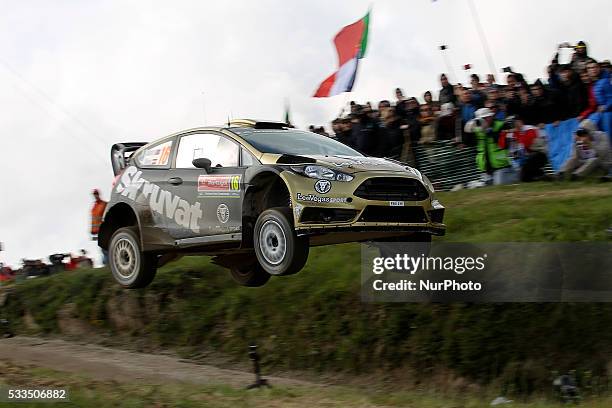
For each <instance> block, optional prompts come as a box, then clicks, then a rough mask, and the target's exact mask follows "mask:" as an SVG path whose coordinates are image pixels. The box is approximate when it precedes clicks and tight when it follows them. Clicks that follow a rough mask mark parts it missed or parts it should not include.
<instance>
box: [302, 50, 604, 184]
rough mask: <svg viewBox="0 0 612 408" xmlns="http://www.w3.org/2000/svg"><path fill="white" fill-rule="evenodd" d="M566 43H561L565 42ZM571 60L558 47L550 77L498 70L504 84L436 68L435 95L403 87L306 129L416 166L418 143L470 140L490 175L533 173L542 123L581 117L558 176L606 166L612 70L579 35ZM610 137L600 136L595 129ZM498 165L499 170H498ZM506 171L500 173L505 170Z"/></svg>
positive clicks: (541, 152)
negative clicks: (457, 77) (454, 80)
mask: <svg viewBox="0 0 612 408" xmlns="http://www.w3.org/2000/svg"><path fill="white" fill-rule="evenodd" d="M569 47H570V46H569V44H567V43H565V44H562V45H560V46H559V49H558V50H561V49H563V48H569ZM571 48H573V54H572V56H571V61H570V62H569V63H565V64H562V63H560V62H559V52H557V53H556V55H555V56H554V57H553V58H552V60H551V62H550V64H549V65H548V69H547V72H548V78H546V79H545V80H542V79H537V80H535V81H534V82H531V83H530V82H528V81H527V78H526V77H525V75H523V74H521V73H518V72H515V71H514V70H513V69H512V68H510V67H506V68H504V69H503V72H504V74H505V82H506V84H505V85H502V84H499V83H497V80H496V78H495V76H494V74H488V75H487V76H486V79H485V80H484V81H483V80H482V79H481V78H480V77H479V75H477V74H475V73H472V74H471V75H470V77H469V78H470V84H469V86H466V85H463V84H461V83H458V84H451V83H450V81H449V79H448V77H447V75H446V74H442V75H440V86H441V88H440V90H439V92H438V99H437V100H435V99H434V97H433V93H432V92H431V91H426V92H425V93H424V94H423V98H422V101H419V100H418V99H417V98H416V97H406V96H405V95H404V93H403V91H402V90H401V89H400V88H397V89H396V90H395V100H393V101H390V100H382V101H380V102H379V103H378V104H377V105H376V106H373V105H372V104H371V103H370V102H367V103H365V104H358V103H356V102H351V103H350V107H349V108H348V109H345V111H344V112H342V113H341V115H340V116H339V117H338V118H336V119H335V120H333V122H332V132H331V134H329V135H328V134H327V133H326V132H325V130H324V129H323V128H322V127H314V126H311V128H310V130H311V131H314V132H316V133H320V134H324V135H328V136H330V137H333V138H335V139H337V140H338V141H340V142H342V143H344V144H347V145H349V146H351V147H354V148H355V149H357V150H359V151H361V152H363V153H365V154H368V155H372V156H380V157H383V156H384V157H394V158H398V159H399V160H401V161H404V162H407V163H410V164H412V165H415V166H417V167H418V166H419V163H418V160H419V158H418V157H417V156H416V155H415V150H416V148H417V147H418V146H421V147H422V148H423V149H427V146H428V145H431V144H432V143H435V142H437V141H448V142H450V143H453V144H456V146H457V147H458V148H462V147H469V146H473V147H475V150H476V151H477V155H476V165H477V166H478V168H479V169H480V170H481V171H482V172H483V173H484V174H488V175H490V176H493V175H494V174H496V173H497V176H498V177H490V180H491V182H493V181H494V182H495V183H507V182H514V181H517V180H519V179H520V180H523V181H530V180H537V179H540V178H542V177H543V176H544V173H543V171H542V169H543V168H544V166H545V165H546V164H547V137H546V135H545V131H544V129H545V125H546V124H553V125H554V126H556V125H558V124H559V123H560V122H563V121H567V120H570V119H572V120H578V121H579V122H580V127H579V129H578V130H577V131H576V132H575V133H576V136H575V137H574V139H573V140H574V142H573V143H575V146H574V147H575V148H573V149H572V155H571V157H570V158H569V159H568V160H567V163H564V165H563V166H562V167H561V168H560V169H558V171H557V173H558V175H559V176H563V175H567V176H571V175H573V176H574V177H582V176H586V175H587V174H589V173H591V172H593V171H596V170H597V169H599V170H601V171H602V172H604V173H605V172H608V171H609V168H610V134H611V131H612V84H611V82H610V76H611V74H612V70H611V67H610V61H608V60H606V61H602V62H598V61H596V60H595V59H593V58H591V57H590V56H589V54H588V49H587V45H586V44H585V43H584V42H582V41H581V42H579V43H578V44H577V45H576V46H574V47H571ZM600 131H601V132H605V133H606V134H607V136H608V137H603V138H602V137H601V134H600V133H599V132H600ZM498 170H503V171H500V172H498ZM502 173H505V174H502Z"/></svg>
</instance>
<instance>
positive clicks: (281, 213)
mask: <svg viewBox="0 0 612 408" xmlns="http://www.w3.org/2000/svg"><path fill="white" fill-rule="evenodd" d="M253 241H254V244H255V255H256V256H257V260H258V261H259V264H260V265H261V266H262V267H263V268H264V269H265V270H266V271H267V272H268V273H269V274H270V275H291V274H294V273H297V272H299V271H300V270H301V269H302V268H303V267H304V265H305V264H306V261H307V260H308V252H309V243H308V238H307V237H299V236H297V234H296V233H295V230H294V229H293V214H292V213H291V209H290V208H287V207H275V208H270V209H269V210H265V211H264V212H262V213H261V214H260V215H259V217H258V218H257V221H256V222H255V231H254V236H253Z"/></svg>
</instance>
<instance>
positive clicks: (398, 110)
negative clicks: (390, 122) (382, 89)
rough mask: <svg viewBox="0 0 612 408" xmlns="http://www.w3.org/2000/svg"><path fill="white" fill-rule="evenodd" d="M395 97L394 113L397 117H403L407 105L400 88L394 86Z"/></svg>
mask: <svg viewBox="0 0 612 408" xmlns="http://www.w3.org/2000/svg"><path fill="white" fill-rule="evenodd" d="M395 98H396V99H397V102H395V114H396V115H397V116H398V117H399V118H403V117H405V116H406V112H407V111H408V106H407V101H406V98H405V97H404V93H403V92H402V90H401V89H400V88H395Z"/></svg>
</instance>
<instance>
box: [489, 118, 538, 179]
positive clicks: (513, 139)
mask: <svg viewBox="0 0 612 408" xmlns="http://www.w3.org/2000/svg"><path fill="white" fill-rule="evenodd" d="M499 147H501V148H502V149H508V153H509V157H510V161H511V164H512V166H513V167H514V169H515V170H516V171H518V173H519V175H520V180H521V181H524V182H529V181H535V180H540V179H542V178H543V177H544V166H546V163H547V162H548V159H547V157H546V152H547V149H546V138H545V137H544V136H543V135H541V134H540V130H539V129H538V128H537V127H534V126H529V125H525V123H524V122H523V120H522V119H521V118H520V117H515V118H514V121H513V128H512V129H510V130H508V131H502V134H501V137H500V139H499Z"/></svg>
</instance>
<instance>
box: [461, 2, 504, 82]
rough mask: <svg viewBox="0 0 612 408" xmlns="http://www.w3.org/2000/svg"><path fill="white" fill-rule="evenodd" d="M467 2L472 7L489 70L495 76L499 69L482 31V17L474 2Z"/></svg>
mask: <svg viewBox="0 0 612 408" xmlns="http://www.w3.org/2000/svg"><path fill="white" fill-rule="evenodd" d="M467 2H468V5H469V6H470V11H471V12H472V17H473V18H474V23H475V24H476V31H477V32H478V36H479V37H480V44H481V45H482V49H483V50H484V53H485V56H486V57H487V61H488V63H489V69H490V70H491V73H492V74H495V73H497V69H496V68H495V63H494V62H493V56H492V55H491V50H490V49H489V43H488V42H487V37H486V36H485V34H484V30H483V29H482V24H480V17H479V16H478V11H477V10H476V6H475V5H474V0H467Z"/></svg>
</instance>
